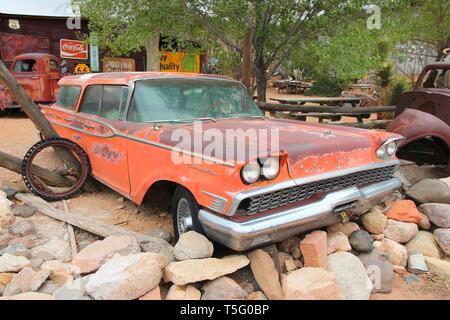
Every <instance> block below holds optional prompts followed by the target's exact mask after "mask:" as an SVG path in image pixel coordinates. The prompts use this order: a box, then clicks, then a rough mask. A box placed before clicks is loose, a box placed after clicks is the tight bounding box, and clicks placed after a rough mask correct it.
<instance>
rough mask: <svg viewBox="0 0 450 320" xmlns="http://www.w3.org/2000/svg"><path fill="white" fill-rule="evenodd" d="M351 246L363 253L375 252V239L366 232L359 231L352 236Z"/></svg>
mask: <svg viewBox="0 0 450 320" xmlns="http://www.w3.org/2000/svg"><path fill="white" fill-rule="evenodd" d="M350 244H351V246H352V248H353V249H355V250H356V251H361V252H370V251H372V250H373V238H372V237H371V236H370V234H369V233H368V232H367V231H365V230H357V231H355V232H353V233H352V234H351V235H350Z"/></svg>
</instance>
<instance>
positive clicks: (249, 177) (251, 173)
mask: <svg viewBox="0 0 450 320" xmlns="http://www.w3.org/2000/svg"><path fill="white" fill-rule="evenodd" d="M260 175H261V166H260V165H259V163H258V161H256V160H255V161H252V162H249V163H247V164H246V165H245V166H244V167H243V168H242V170H241V177H242V180H244V182H246V183H253V182H256V181H258V179H259V176H260Z"/></svg>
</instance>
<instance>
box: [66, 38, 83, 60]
mask: <svg viewBox="0 0 450 320" xmlns="http://www.w3.org/2000/svg"><path fill="white" fill-rule="evenodd" d="M59 46H60V47H59V48H60V56H61V58H63V59H80V60H87V59H88V57H89V55H88V44H87V43H86V42H85V41H78V40H68V39H61V40H60V41H59Z"/></svg>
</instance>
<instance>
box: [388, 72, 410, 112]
mask: <svg viewBox="0 0 450 320" xmlns="http://www.w3.org/2000/svg"><path fill="white" fill-rule="evenodd" d="M410 89H411V82H410V81H409V80H408V79H407V78H397V79H395V80H394V81H393V82H392V84H391V86H390V89H389V94H388V98H387V103H388V105H390V106H396V105H397V102H398V97H399V96H400V95H401V94H402V93H403V92H406V91H408V90H410Z"/></svg>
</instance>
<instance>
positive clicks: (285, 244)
mask: <svg viewBox="0 0 450 320" xmlns="http://www.w3.org/2000/svg"><path fill="white" fill-rule="evenodd" d="M300 241H301V239H300V238H299V237H291V238H288V239H285V240H283V241H281V242H278V244H277V246H278V249H280V250H281V251H284V252H287V253H290V254H291V255H292V258H294V259H300V257H301V255H302V253H301V251H300Z"/></svg>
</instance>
